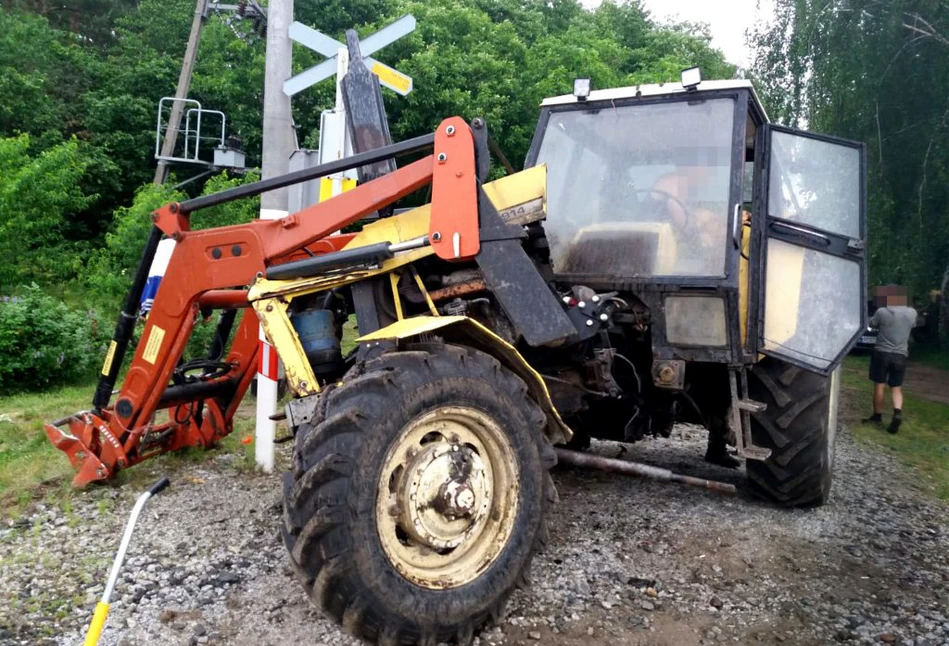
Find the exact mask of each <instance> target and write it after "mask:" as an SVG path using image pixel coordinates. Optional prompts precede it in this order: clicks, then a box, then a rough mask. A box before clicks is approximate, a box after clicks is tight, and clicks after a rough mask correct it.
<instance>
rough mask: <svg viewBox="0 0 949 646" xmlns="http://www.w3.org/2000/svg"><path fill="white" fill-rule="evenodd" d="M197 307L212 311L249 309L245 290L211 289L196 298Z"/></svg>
mask: <svg viewBox="0 0 949 646" xmlns="http://www.w3.org/2000/svg"><path fill="white" fill-rule="evenodd" d="M198 305H201V306H204V307H212V308H214V309H222V310H224V309H233V308H241V307H250V302H248V300H247V290H246V289H211V290H208V291H206V292H204V293H203V294H201V295H200V296H199V297H198Z"/></svg>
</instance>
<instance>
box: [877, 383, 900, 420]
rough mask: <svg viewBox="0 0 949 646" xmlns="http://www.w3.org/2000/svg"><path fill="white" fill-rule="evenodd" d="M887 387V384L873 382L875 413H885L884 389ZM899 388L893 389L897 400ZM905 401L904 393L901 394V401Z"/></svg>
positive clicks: (894, 398)
mask: <svg viewBox="0 0 949 646" xmlns="http://www.w3.org/2000/svg"><path fill="white" fill-rule="evenodd" d="M885 388H886V384H873V413H874V414H875V415H881V414H882V413H883V394H884V393H883V391H884V389H885ZM897 390H899V389H898V388H894V389H893V400H894V401H896V391H897ZM902 402H903V395H902V394H900V403H902Z"/></svg>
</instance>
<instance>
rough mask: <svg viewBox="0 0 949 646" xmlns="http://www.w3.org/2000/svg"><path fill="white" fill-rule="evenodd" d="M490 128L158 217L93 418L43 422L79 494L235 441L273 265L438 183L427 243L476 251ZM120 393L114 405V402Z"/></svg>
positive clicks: (457, 122) (461, 127)
mask: <svg viewBox="0 0 949 646" xmlns="http://www.w3.org/2000/svg"><path fill="white" fill-rule="evenodd" d="M483 129H484V122H483V121H480V120H477V121H476V122H473V125H472V126H469V125H468V124H467V123H466V122H465V121H464V120H463V119H461V118H459V117H452V118H449V119H446V120H445V121H443V122H442V123H441V124H440V125H439V127H438V129H437V130H436V132H435V133H434V134H429V135H425V136H422V137H417V138H414V139H410V140H407V141H404V142H400V143H396V144H392V145H389V146H385V147H383V148H379V149H377V150H374V151H371V152H365V153H360V154H358V155H355V156H353V157H349V158H347V159H344V160H340V161H337V162H331V163H328V164H323V165H320V166H317V167H314V168H310V169H304V170H300V171H296V172H293V173H289V174H287V175H281V176H279V177H274V178H270V179H265V180H262V181H259V182H254V183H251V184H246V185H244V186H239V187H236V188H233V189H229V190H226V191H223V192H220V193H216V194H213V195H208V196H202V197H198V198H194V199H191V200H186V201H183V202H180V203H171V204H167V205H165V206H163V207H161V208H160V209H158V210H157V211H155V212H154V213H153V214H152V221H153V223H154V226H153V227H152V229H151V232H150V234H149V236H148V240H147V242H146V245H145V250H144V252H143V254H142V258H141V261H140V263H139V266H138V269H137V271H136V273H135V276H134V279H133V281H132V285H131V287H130V289H129V292H128V296H127V298H126V300H125V303H124V306H123V308H122V311H121V313H120V314H119V318H118V322H117V324H116V327H115V334H114V335H113V338H112V342H111V343H110V345H109V349H108V352H107V354H106V358H105V363H104V365H103V367H102V372H101V375H100V377H99V384H98V387H97V388H96V391H95V396H94V398H93V401H92V408H91V410H88V411H83V412H79V413H76V414H75V415H72V416H70V417H67V418H64V419H61V420H58V421H55V422H52V423H49V424H46V425H45V430H46V434H47V436H48V437H49V439H50V441H51V442H52V443H53V444H54V445H55V446H56V447H57V448H59V449H61V450H62V451H64V452H65V453H66V454H67V455H68V456H69V459H70V461H71V462H72V464H73V466H74V467H75V468H76V469H77V474H76V476H75V478H74V479H73V485H74V486H77V487H81V486H84V485H87V484H89V483H90V482H94V481H98V480H106V479H108V478H111V477H113V476H114V475H115V474H116V473H117V472H118V471H119V470H121V469H124V468H127V467H129V466H131V465H133V464H136V463H138V462H141V461H143V460H145V459H147V458H149V457H152V456H154V455H158V454H161V453H165V452H167V451H173V450H176V449H180V448H183V447H189V446H195V447H208V446H209V445H211V444H213V443H214V442H216V441H217V440H219V439H221V438H223V437H224V436H226V435H227V434H228V433H230V432H231V430H232V428H233V417H234V413H235V411H236V409H237V407H238V405H239V404H240V401H241V399H242V398H243V396H244V393H245V392H246V391H247V389H248V387H249V386H250V382H251V380H252V379H253V377H254V374H255V372H256V368H257V362H258V355H259V343H260V342H259V339H258V319H257V317H256V316H251V315H250V313H251V312H253V310H252V309H248V308H250V303H249V301H248V296H247V294H248V286H249V285H250V284H251V283H252V282H253V281H254V280H255V279H256V278H257V277H259V276H260V275H261V274H262V273H263V272H264V271H265V270H267V269H268V268H270V267H274V266H275V265H281V264H286V263H289V262H294V261H298V260H299V259H301V258H305V257H307V255H309V254H317V255H319V254H332V253H338V252H340V251H342V249H343V248H344V247H346V245H347V244H348V243H349V242H350V240H352V238H353V236H352V235H339V234H334V232H336V231H340V230H341V229H343V228H344V227H346V226H347V225H350V224H352V223H354V222H356V221H358V220H360V219H361V218H364V217H365V216H367V215H369V214H371V213H373V212H375V211H379V210H380V209H383V208H384V207H387V206H389V205H391V204H393V203H394V202H396V201H397V200H399V199H400V198H403V197H405V196H406V195H409V194H410V193H412V192H414V191H416V190H418V189H419V188H421V187H423V186H425V185H427V184H431V187H432V216H431V221H430V231H429V235H428V239H427V240H426V244H429V243H430V244H431V245H432V247H433V249H434V251H435V253H436V255H437V256H439V257H440V258H442V259H444V260H470V259H472V258H473V257H474V256H475V255H476V254H478V251H479V244H480V241H479V235H478V222H479V205H478V200H477V197H476V196H477V191H478V190H479V188H478V180H479V179H481V180H483V179H484V177H483V175H484V172H486V159H487V150H486V143H484V142H485V138H486V132H483V133H481V132H477V131H480V130H483ZM482 148H484V150H483V151H482V150H481V149H482ZM432 149H434V150H432ZM423 151H429V154H428V155H427V156H425V157H423V158H421V159H418V160H417V161H414V162H412V163H410V164H408V165H405V166H403V167H402V168H399V169H397V170H394V171H393V172H391V173H389V174H387V175H383V176H381V177H378V178H376V179H373V180H372V181H369V182H367V183H365V184H362V185H360V186H357V187H355V188H354V189H352V190H351V191H348V192H345V193H343V194H341V195H339V196H336V197H334V198H332V199H330V200H327V201H326V202H321V203H319V204H316V205H313V206H310V207H308V208H305V209H303V210H301V211H299V212H297V213H293V214H290V215H288V216H286V217H284V218H282V219H279V220H256V221H254V222H250V223H248V224H241V225H235V226H225V227H219V228H212V229H204V230H200V231H192V230H191V228H190V226H189V217H190V215H191V213H193V212H195V211H197V210H199V209H203V208H207V207H211V206H215V205H218V204H223V203H226V202H230V201H233V200H237V199H240V198H244V197H251V196H255V195H260V194H261V193H264V192H266V191H269V190H273V189H277V188H282V187H285V186H290V185H293V184H297V183H300V182H304V181H309V180H313V179H316V178H319V177H324V176H327V175H331V174H333V173H337V172H340V171H342V170H347V169H350V168H358V167H362V166H366V165H369V164H374V163H377V162H380V161H384V160H391V159H394V158H396V157H400V156H403V155H409V154H413V153H419V152H423ZM476 158H478V159H476ZM479 162H480V163H479ZM479 171H481V172H479ZM166 236H167V237H168V238H171V239H172V240H174V241H175V249H174V252H173V253H172V256H171V260H170V262H169V264H168V268H167V270H166V272H165V275H164V277H163V279H162V282H161V285H160V287H159V289H158V293H157V294H156V296H155V300H154V304H153V305H152V308H151V311H150V313H149V314H148V317H147V319H146V321H145V325H144V329H143V330H142V333H141V337H140V339H141V340H140V342H139V343H138V346H137V348H136V349H135V354H134V357H133V358H132V360H131V364H130V365H129V368H128V370H127V372H126V375H125V378H124V380H123V382H122V384H121V388H120V389H119V390H118V391H116V393H113V389H114V388H115V385H116V381H117V378H118V375H119V372H120V369H121V368H122V366H123V360H124V358H125V355H126V352H127V350H128V347H129V343H130V340H131V338H132V333H133V331H134V328H135V324H136V321H137V318H138V317H137V311H138V306H139V302H140V299H141V296H142V292H143V289H144V287H145V282H146V278H147V275H148V271H149V267H150V266H151V263H152V260H153V258H154V256H155V253H156V249H157V248H158V244H159V242H160V241H161V240H162V238H163V237H166ZM304 250H306V253H304ZM349 251H351V249H349V248H347V252H349ZM208 309H213V310H223V311H224V314H223V315H222V316H221V322H220V323H219V328H218V341H219V342H217V343H216V345H217V346H219V347H217V348H215V350H214V352H215V353H216V354H215V355H214V356H212V357H211V359H210V360H208V361H207V362H205V363H195V364H193V365H192V366H191V367H190V371H194V370H195V369H196V368H201V369H202V372H203V374H202V375H201V376H199V377H197V378H191V379H183V378H182V376H183V370H182V366H181V365H180V364H179V362H180V360H181V357H182V353H183V352H184V350H185V346H186V344H187V342H188V339H189V337H190V336H191V332H192V330H193V328H194V324H195V321H196V319H197V318H198V316H199V312H200V311H202V310H204V311H207V310H208ZM241 309H243V310H244V311H245V316H243V317H242V318H241V321H240V323H239V324H238V325H237V329H236V330H232V327H233V325H234V322H235V314H236V312H237V311H239V310H241ZM232 332H233V338H232V339H231V343H230V346H229V348H226V349H225V348H224V347H223V344H226V341H227V339H228V338H229V337H231V335H232ZM222 339H223V344H222V343H221V342H220V340H222ZM185 367H188V366H187V364H185ZM113 394H115V395H116V398H115V403H114V404H111V405H110V402H111V400H112V397H113ZM160 410H166V411H168V419H167V421H164V422H159V421H157V419H156V413H157V412H158V411H160Z"/></svg>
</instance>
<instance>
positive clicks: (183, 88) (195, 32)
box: [154, 0, 208, 186]
mask: <svg viewBox="0 0 949 646" xmlns="http://www.w3.org/2000/svg"><path fill="white" fill-rule="evenodd" d="M207 9H208V0H198V1H197V5H196V6H195V8H194V20H193V21H192V22H191V35H190V36H188V47H187V48H186V49H185V58H184V61H183V62H182V63H181V73H180V74H179V75H178V87H177V89H176V90H175V98H176V99H187V98H188V88H189V87H191V73H192V71H193V70H194V62H195V61H196V60H197V58H198V43H199V42H200V41H201V28H202V27H203V26H204V21H205V19H206V16H207ZM182 114H184V102H183V101H180V100H179V101H174V102H173V103H172V104H171V114H170V115H169V116H168V129H167V130H165V138H164V139H163V140H162V144H161V156H162V157H171V156H172V154H173V153H174V152H175V143H176V142H177V140H178V128H180V127H181V115H182ZM166 179H168V162H167V161H165V160H164V159H159V160H158V168H156V169H155V180H154V181H155V185H156V186H159V185H161V184H164V183H165V180H166Z"/></svg>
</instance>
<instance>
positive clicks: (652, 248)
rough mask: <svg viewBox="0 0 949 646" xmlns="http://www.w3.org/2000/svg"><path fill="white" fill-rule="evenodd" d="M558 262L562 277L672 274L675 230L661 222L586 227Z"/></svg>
mask: <svg viewBox="0 0 949 646" xmlns="http://www.w3.org/2000/svg"><path fill="white" fill-rule="evenodd" d="M559 255H560V258H559V259H558V260H559V262H555V269H556V272H557V273H559V274H588V275H597V276H650V275H654V274H669V273H672V268H673V267H674V266H675V261H676V247H675V239H674V236H673V233H672V227H671V226H670V225H669V224H667V223H660V222H607V223H602V224H591V225H589V226H585V227H583V228H582V229H580V230H579V231H577V234H576V235H575V236H574V238H573V240H572V241H571V242H570V243H568V244H567V245H566V249H564V250H563V251H562V252H561V254H559Z"/></svg>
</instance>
